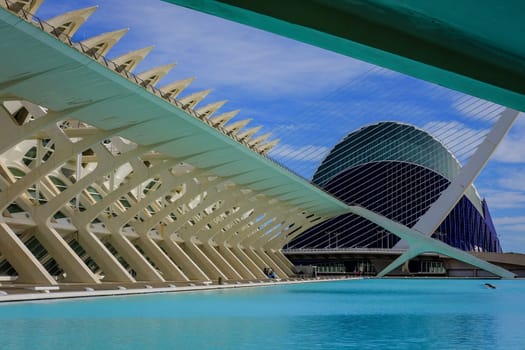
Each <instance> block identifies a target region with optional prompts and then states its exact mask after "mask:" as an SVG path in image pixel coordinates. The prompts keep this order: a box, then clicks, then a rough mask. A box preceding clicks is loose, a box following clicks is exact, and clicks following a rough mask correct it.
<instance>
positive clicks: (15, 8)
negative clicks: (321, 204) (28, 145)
mask: <svg viewBox="0 0 525 350" xmlns="http://www.w3.org/2000/svg"><path fill="white" fill-rule="evenodd" d="M1 3H4V4H5V6H4V7H5V8H7V9H8V10H10V11H11V12H13V13H15V14H16V15H18V16H19V17H20V18H22V19H24V20H25V21H26V22H28V23H31V24H33V25H34V26H36V27H38V28H40V29H41V30H42V31H44V32H46V33H48V34H50V35H52V36H54V37H55V38H57V39H58V40H60V41H62V42H63V43H65V44H67V45H68V46H70V47H72V48H74V49H76V50H78V51H80V52H82V53H83V54H85V55H87V56H89V57H91V58H93V59H94V60H95V61H97V62H98V63H100V64H102V65H104V66H106V67H107V68H109V69H111V70H112V71H114V72H116V73H118V74H120V75H121V76H123V77H125V78H127V79H128V80H130V81H132V82H134V83H136V84H137V85H140V86H141V87H143V88H144V89H146V90H147V91H149V92H150V93H152V94H154V95H156V96H158V97H160V98H162V99H163V100H165V101H167V102H169V103H171V104H172V105H174V106H176V107H178V108H180V109H181V110H183V111H185V112H186V113H187V114H189V115H191V116H193V117H194V118H196V119H198V120H200V121H202V122H204V123H205V124H207V125H209V126H210V127H212V128H214V129H216V130H219V131H220V132H221V133H223V134H224V135H226V136H228V137H230V138H231V139H233V140H235V141H237V142H238V143H240V144H242V145H244V146H245V147H247V148H248V149H250V150H252V151H254V152H255V153H257V154H259V155H261V156H263V157H264V158H266V159H268V160H269V161H271V162H272V163H274V164H275V165H277V166H279V167H281V168H283V169H285V170H286V171H288V172H290V173H292V174H293V175H295V176H297V177H299V178H300V179H303V180H304V181H306V182H307V183H308V184H309V185H311V186H313V187H315V188H317V189H318V190H320V191H321V192H324V193H326V194H328V195H329V196H330V197H333V196H332V195H331V194H330V193H328V192H327V191H326V190H324V189H323V188H321V187H319V186H318V185H317V184H315V183H313V182H311V181H309V180H308V179H306V178H305V177H303V176H302V175H300V174H298V173H296V172H295V171H293V170H291V169H289V168H288V167H286V166H285V165H283V164H282V163H280V162H278V161H276V160H275V159H272V158H270V157H269V156H268V155H267V154H266V153H264V152H260V151H258V150H257V145H253V146H251V145H250V144H249V143H248V142H246V141H245V140H244V139H240V138H238V137H237V135H236V134H235V133H234V132H230V131H228V130H227V129H226V128H224V127H222V126H221V125H217V124H214V123H212V122H211V120H210V119H208V118H207V117H205V116H203V115H201V114H199V113H197V112H196V111H195V110H194V109H192V108H189V107H188V106H187V105H184V104H183V103H181V102H180V101H178V100H176V99H174V98H170V97H169V96H166V95H167V94H165V93H163V92H162V91H161V90H159V89H157V88H156V87H154V86H153V85H151V84H149V83H147V82H146V81H144V80H143V79H141V78H139V77H138V76H136V75H135V74H133V73H131V72H129V71H127V70H126V69H123V68H122V66H119V65H117V64H116V63H115V62H113V61H111V60H109V59H107V58H106V57H105V56H102V55H99V54H97V53H96V52H95V51H94V50H93V48H90V47H87V46H86V45H83V44H82V43H81V42H73V41H72V39H71V37H70V36H69V35H67V34H64V33H63V32H62V31H61V30H59V29H57V28H56V27H54V26H52V25H51V24H49V23H47V22H45V21H43V20H41V19H40V18H39V17H37V16H35V15H33V14H31V13H30V12H28V11H26V10H25V9H24V8H23V6H21V4H20V3H17V2H14V1H13V0H0V4H1Z"/></svg>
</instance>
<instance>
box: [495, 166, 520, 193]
mask: <svg viewBox="0 0 525 350" xmlns="http://www.w3.org/2000/svg"><path fill="white" fill-rule="evenodd" d="M497 183H498V185H499V186H501V187H503V188H505V189H509V190H514V191H525V172H523V171H522V170H520V169H512V168H511V169H505V172H504V173H503V172H502V175H501V177H500V178H499V179H498V181H497Z"/></svg>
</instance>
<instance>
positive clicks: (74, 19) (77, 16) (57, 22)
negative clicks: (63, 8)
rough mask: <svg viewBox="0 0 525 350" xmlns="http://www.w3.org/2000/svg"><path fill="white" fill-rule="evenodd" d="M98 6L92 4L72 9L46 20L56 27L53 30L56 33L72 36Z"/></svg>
mask: <svg viewBox="0 0 525 350" xmlns="http://www.w3.org/2000/svg"><path fill="white" fill-rule="evenodd" d="M97 8H98V6H91V7H87V8H85V9H81V10H75V11H70V12H67V13H64V14H61V15H60V16H56V17H53V18H51V19H48V20H46V22H47V23H48V24H50V25H52V26H53V27H55V29H54V30H53V31H52V33H53V34H54V35H57V36H59V35H61V34H65V35H68V36H70V37H71V36H73V35H74V34H75V33H76V32H77V30H78V29H79V28H80V26H81V25H82V24H84V22H85V21H86V20H87V19H88V18H89V17H90V16H91V15H92V14H93V12H95V10H96V9H97Z"/></svg>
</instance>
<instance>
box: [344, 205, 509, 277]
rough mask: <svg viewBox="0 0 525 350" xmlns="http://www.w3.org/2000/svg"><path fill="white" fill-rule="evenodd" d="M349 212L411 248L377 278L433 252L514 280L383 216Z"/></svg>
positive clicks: (355, 208) (362, 210) (359, 209)
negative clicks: (414, 258) (419, 256)
mask: <svg viewBox="0 0 525 350" xmlns="http://www.w3.org/2000/svg"><path fill="white" fill-rule="evenodd" d="M350 212H351V213H353V214H356V215H359V216H361V217H363V218H365V219H367V220H370V221H371V222H373V223H374V224H376V225H379V226H381V227H382V228H384V229H386V230H388V231H390V232H392V233H393V234H395V235H396V236H398V237H399V238H401V239H405V240H406V241H407V242H408V244H409V245H410V247H411V249H410V250H408V251H406V252H405V253H404V254H403V255H402V256H401V257H399V258H398V259H396V260H395V261H394V262H393V263H391V264H390V265H389V266H387V267H386V268H385V269H384V270H383V271H381V272H380V273H379V275H378V276H379V277H383V276H384V275H385V274H386V273H388V272H390V271H392V270H394V269H395V268H397V267H398V266H400V265H401V264H403V263H404V262H405V261H408V260H410V259H411V258H413V257H414V256H417V255H419V254H421V253H425V252H435V253H439V254H443V255H446V256H448V257H451V258H453V259H456V260H459V261H462V262H464V263H467V264H470V265H472V266H475V267H478V268H480V269H482V270H485V271H488V272H490V273H492V274H494V275H496V276H499V277H501V278H514V277H515V276H516V275H515V274H513V273H512V272H509V271H507V270H505V269H503V268H501V267H499V266H496V265H493V264H490V263H488V262H486V261H485V260H481V259H479V258H476V257H475V256H473V255H470V254H469V253H467V252H464V251H462V250H459V249H457V248H454V247H451V246H449V245H448V244H446V243H443V242H441V241H439V240H437V239H433V238H430V237H427V236H424V235H422V234H421V233H420V232H418V231H415V230H413V229H411V228H409V227H406V226H404V225H402V224H400V223H398V222H395V221H393V220H390V219H388V218H386V217H384V216H381V215H379V214H377V213H374V212H373V211H370V210H368V209H365V208H362V207H358V206H351V207H350ZM414 254H416V255H414ZM394 263H395V264H394Z"/></svg>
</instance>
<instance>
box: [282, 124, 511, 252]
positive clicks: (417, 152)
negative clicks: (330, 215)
mask: <svg viewBox="0 0 525 350" xmlns="http://www.w3.org/2000/svg"><path fill="white" fill-rule="evenodd" d="M459 169H460V166H459V163H458V162H457V160H456V159H455V158H454V156H453V155H452V154H451V152H450V151H449V150H448V149H446V147H444V146H443V145H442V144H441V143H440V142H439V141H437V140H436V139H434V138H433V137H432V136H430V135H429V134H428V133H426V132H425V131H423V130H420V129H417V128H415V127H413V126H411V125H406V124H399V123H394V122H384V123H379V124H374V125H370V126H367V127H364V128H362V129H360V130H357V131H355V132H352V133H350V134H349V135H348V136H346V137H345V138H344V139H343V140H342V141H341V142H340V143H338V144H337V145H336V146H335V147H334V148H333V149H332V150H331V152H330V153H329V154H328V156H327V157H326V158H325V159H324V160H323V162H322V163H321V165H320V166H319V168H318V169H317V171H316V173H315V174H314V176H313V182H314V183H316V184H317V185H319V186H321V187H323V188H324V189H325V190H326V191H328V192H330V193H332V194H333V195H335V196H336V197H338V198H340V199H341V200H343V201H345V202H346V203H348V204H358V205H361V206H363V207H365V208H368V209H370V210H373V211H375V212H378V213H380V214H382V215H384V216H386V217H388V218H390V219H392V220H395V221H398V222H401V223H403V224H404V225H406V226H409V227H411V226H413V225H414V224H415V223H416V222H417V221H418V219H419V218H420V217H421V216H422V215H423V214H424V213H425V212H426V211H427V210H428V208H429V207H430V206H431V205H432V203H433V202H434V201H435V200H436V199H437V198H438V197H439V195H440V194H441V192H442V191H443V190H444V189H445V188H446V187H447V186H448V184H449V183H450V180H451V179H452V178H453V177H454V176H455V175H456V174H457V172H458V171H459ZM433 236H434V237H435V238H437V239H439V240H441V241H443V242H445V243H447V244H449V245H451V246H454V247H456V248H459V249H462V250H466V251H486V252H501V246H500V244H499V240H498V237H497V234H496V230H495V227H494V225H493V223H492V219H491V217H490V213H489V210H488V207H487V204H486V202H485V201H484V200H481V199H480V197H479V195H478V194H477V192H476V190H475V188H474V187H470V188H469V189H468V190H467V192H466V194H465V195H464V196H463V197H462V198H461V200H460V201H459V202H458V203H457V204H456V206H455V207H454V209H453V210H452V211H451V212H450V214H449V215H448V216H447V218H446V219H445V220H444V221H443V223H442V224H441V225H440V227H439V228H438V230H437V231H436V232H435V233H434V235H433ZM398 241H399V238H398V237H396V236H395V235H392V234H390V233H389V232H386V231H385V230H383V229H382V228H381V227H379V226H377V225H375V224H373V223H371V222H369V221H368V220H366V219H363V218H361V217H359V216H356V215H353V214H346V215H341V216H339V217H336V218H334V219H331V220H328V221H326V222H323V223H322V224H320V225H317V226H315V227H313V228H311V229H309V230H308V231H306V232H305V233H303V234H302V235H300V236H299V237H297V238H296V239H294V240H293V241H292V242H290V243H289V244H288V248H336V247H337V248H351V247H354V248H357V247H359V248H385V249H390V248H393V247H394V246H395V244H396V243H397V242H398Z"/></svg>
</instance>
